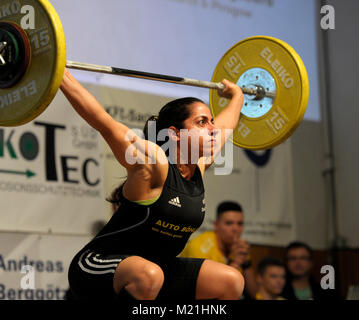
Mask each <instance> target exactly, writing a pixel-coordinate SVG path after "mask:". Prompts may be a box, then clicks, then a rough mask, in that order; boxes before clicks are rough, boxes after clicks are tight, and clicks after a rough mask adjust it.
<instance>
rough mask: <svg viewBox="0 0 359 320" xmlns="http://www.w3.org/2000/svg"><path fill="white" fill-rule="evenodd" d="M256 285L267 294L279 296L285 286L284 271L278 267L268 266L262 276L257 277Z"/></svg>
mask: <svg viewBox="0 0 359 320" xmlns="http://www.w3.org/2000/svg"><path fill="white" fill-rule="evenodd" d="M258 283H259V284H260V285H261V286H262V287H263V289H264V290H265V291H267V292H268V293H269V294H271V295H274V296H278V295H280V294H281V292H282V290H283V287H284V285H285V269H284V268H283V267H280V266H268V267H267V268H266V269H265V271H264V273H263V275H258Z"/></svg>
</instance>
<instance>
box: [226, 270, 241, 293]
mask: <svg viewBox="0 0 359 320" xmlns="http://www.w3.org/2000/svg"><path fill="white" fill-rule="evenodd" d="M222 283H223V290H225V292H226V296H228V297H229V298H231V299H240V297H241V296H242V293H243V289H244V278H243V276H242V274H241V273H240V272H239V271H238V270H236V269H234V268H230V269H227V270H226V272H225V273H224V275H223V282H222Z"/></svg>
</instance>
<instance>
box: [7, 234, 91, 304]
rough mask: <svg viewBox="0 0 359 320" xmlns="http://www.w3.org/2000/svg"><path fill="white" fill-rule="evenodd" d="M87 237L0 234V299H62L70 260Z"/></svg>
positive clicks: (67, 285)
mask: <svg viewBox="0 0 359 320" xmlns="http://www.w3.org/2000/svg"><path fill="white" fill-rule="evenodd" d="M88 240H89V237H82V236H48V235H37V234H26V233H0V300H63V299H64V296H65V294H66V291H67V290H68V288H69V284H68V278H67V274H68V268H69V265H70V263H71V260H72V258H73V257H74V256H75V254H76V253H77V251H79V250H80V249H81V248H82V246H84V245H85V244H86V243H87V241H88ZM64 248H65V249H64Z"/></svg>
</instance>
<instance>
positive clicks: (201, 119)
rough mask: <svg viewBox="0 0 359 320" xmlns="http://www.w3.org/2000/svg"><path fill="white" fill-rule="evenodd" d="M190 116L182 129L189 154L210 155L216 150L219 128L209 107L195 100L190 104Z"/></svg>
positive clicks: (183, 141)
mask: <svg viewBox="0 0 359 320" xmlns="http://www.w3.org/2000/svg"><path fill="white" fill-rule="evenodd" d="M189 108H190V112H191V113H190V117H189V118H187V119H186V120H185V121H184V129H185V130H183V129H182V130H181V140H182V143H184V144H187V143H188V152H189V156H190V153H191V152H194V153H192V154H194V155H197V156H198V157H203V156H205V157H208V156H211V155H212V154H213V152H214V148H215V145H216V135H217V133H218V129H217V128H216V127H215V125H214V120H213V118H212V115H211V112H210V110H209V108H208V107H207V106H206V105H205V104H203V103H201V102H194V103H192V104H191V105H190V106H189Z"/></svg>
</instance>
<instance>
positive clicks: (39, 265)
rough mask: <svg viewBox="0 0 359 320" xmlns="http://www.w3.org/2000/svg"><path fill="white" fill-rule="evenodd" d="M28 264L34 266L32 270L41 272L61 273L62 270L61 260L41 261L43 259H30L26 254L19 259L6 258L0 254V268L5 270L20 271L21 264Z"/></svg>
mask: <svg viewBox="0 0 359 320" xmlns="http://www.w3.org/2000/svg"><path fill="white" fill-rule="evenodd" d="M26 265H30V266H32V267H33V268H34V271H36V272H39V273H42V272H49V273H54V272H55V273H61V272H64V264H63V262H62V261H55V262H54V261H49V260H47V261H43V260H36V261H35V260H30V259H29V258H28V257H27V256H24V258H23V259H21V260H14V259H9V260H6V259H4V257H3V256H2V255H1V254H0V270H2V271H5V272H14V271H15V272H20V271H21V268H22V267H23V266H26Z"/></svg>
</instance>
